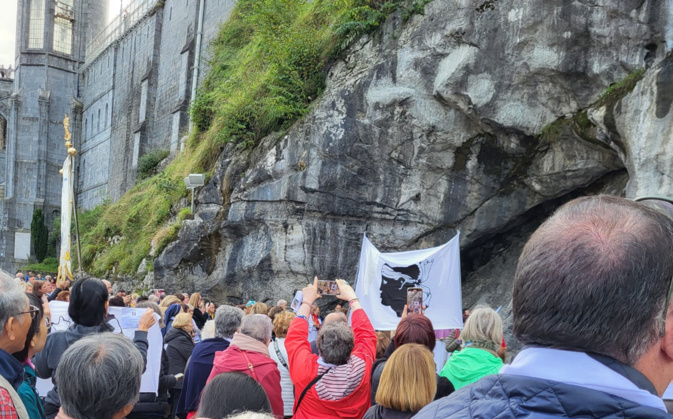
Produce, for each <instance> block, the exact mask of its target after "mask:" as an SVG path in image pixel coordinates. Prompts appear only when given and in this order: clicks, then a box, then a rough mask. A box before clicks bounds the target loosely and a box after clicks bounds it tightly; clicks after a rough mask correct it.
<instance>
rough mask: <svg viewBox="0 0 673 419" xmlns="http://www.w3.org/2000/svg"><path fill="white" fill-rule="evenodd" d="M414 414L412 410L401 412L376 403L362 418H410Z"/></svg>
mask: <svg viewBox="0 0 673 419" xmlns="http://www.w3.org/2000/svg"><path fill="white" fill-rule="evenodd" d="M412 416H414V414H413V413H411V412H400V411H399V410H392V409H387V408H385V407H383V406H381V405H378V404H376V405H373V406H372V407H370V408H369V410H367V412H366V413H365V415H364V416H363V417H362V419H409V418H410V417H412Z"/></svg>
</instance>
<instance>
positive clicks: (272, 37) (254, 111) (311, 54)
mask: <svg viewBox="0 0 673 419" xmlns="http://www.w3.org/2000/svg"><path fill="white" fill-rule="evenodd" d="M426 3H428V0H413V1H410V0H315V1H312V2H309V1H307V0H239V2H238V4H237V6H236V8H235V10H234V11H233V12H232V15H231V17H230V18H229V20H228V21H227V23H226V24H225V25H224V26H223V27H222V30H221V31H220V33H219V34H218V36H217V38H216V39H215V40H214V42H213V44H212V47H213V58H212V60H211V63H210V64H211V71H210V73H209V74H208V76H207V78H206V80H205V82H204V83H203V86H202V88H201V90H200V92H199V94H198V97H197V100H196V101H195V102H194V103H193V105H192V108H191V110H190V116H191V118H192V120H193V121H194V122H195V124H196V126H197V127H198V129H199V130H200V131H201V132H206V131H207V136H208V137H211V138H213V139H216V140H221V141H224V142H235V143H237V144H239V145H240V146H242V147H248V146H253V145H255V144H256V143H257V142H258V141H259V140H260V139H261V138H263V137H264V136H266V135H268V134H269V133H271V132H274V131H277V130H282V129H286V128H288V127H289V126H290V125H291V124H292V123H293V122H294V121H296V120H297V119H298V118H300V117H301V116H303V115H304V114H306V112H307V111H308V109H309V105H310V103H311V102H312V101H313V100H315V99H316V98H317V97H318V96H319V95H320V94H321V92H322V91H323V89H324V87H325V79H326V72H327V68H328V66H329V64H330V63H331V61H332V60H334V59H335V58H336V57H338V56H339V55H340V54H342V53H343V51H344V50H345V49H346V48H347V47H348V46H350V45H351V44H352V43H353V42H355V41H356V40H357V39H358V38H359V37H360V36H362V35H363V34H366V33H369V32H371V31H373V30H374V29H376V28H377V27H378V26H379V25H380V24H381V23H382V22H383V21H384V20H385V19H386V18H387V17H388V15H389V14H390V13H392V12H393V11H395V10H396V9H398V8H402V9H403V12H404V13H405V14H407V15H408V14H410V13H414V12H416V13H418V12H421V11H422V7H423V5H425V4H426Z"/></svg>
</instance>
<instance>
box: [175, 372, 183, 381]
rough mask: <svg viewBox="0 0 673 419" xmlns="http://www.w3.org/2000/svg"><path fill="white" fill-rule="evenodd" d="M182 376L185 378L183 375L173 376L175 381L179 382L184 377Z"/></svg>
mask: <svg viewBox="0 0 673 419" xmlns="http://www.w3.org/2000/svg"><path fill="white" fill-rule="evenodd" d="M184 376H185V375H184V374H183V373H180V374H175V379H176V380H181V379H182V377H184Z"/></svg>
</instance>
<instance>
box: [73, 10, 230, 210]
mask: <svg viewBox="0 0 673 419" xmlns="http://www.w3.org/2000/svg"><path fill="white" fill-rule="evenodd" d="M163 3H164V5H163V7H155V8H153V9H152V10H150V11H149V12H148V13H147V14H146V15H145V16H143V17H142V18H141V19H139V21H138V22H136V23H135V24H133V26H131V27H129V28H127V29H126V31H125V32H124V33H123V35H122V36H121V37H120V38H119V39H117V40H116V41H115V42H113V43H111V44H110V45H109V46H108V47H107V48H106V49H105V50H104V51H103V52H102V53H100V55H99V56H98V57H96V58H95V59H93V60H92V59H91V57H86V61H87V65H86V66H85V67H84V68H83V69H82V70H80V84H81V86H82V102H83V115H82V124H83V129H82V138H81V139H80V143H79V144H78V145H79V148H78V149H79V150H80V160H79V177H78V191H79V193H78V199H79V205H80V207H81V208H84V209H88V208H92V207H94V206H96V205H98V204H100V203H101V202H103V201H104V200H106V199H109V200H111V201H116V200H117V199H119V198H120V197H121V196H122V195H123V194H124V192H126V191H127V190H128V189H130V188H131V187H132V186H133V184H134V183H135V181H136V173H137V166H138V161H139V159H140V158H141V157H142V156H143V155H144V154H146V153H147V152H149V151H152V150H155V149H161V150H170V151H171V152H172V153H174V154H175V153H177V152H178V151H179V149H180V147H181V138H182V137H184V136H185V135H186V133H187V130H188V126H189V120H188V115H187V109H188V106H189V101H190V99H191V92H192V77H193V71H194V69H193V67H194V61H195V56H196V33H197V27H198V14H199V13H198V12H199V10H198V8H199V1H198V0H167V1H165V2H163ZM234 5H235V0H206V1H205V10H204V21H203V39H202V44H201V59H200V63H199V65H198V67H199V82H200V81H201V80H203V76H204V75H205V74H206V72H207V61H208V60H207V58H208V45H209V44H210V41H212V39H213V38H214V37H215V36H216V35H217V32H218V30H219V27H220V25H221V24H222V23H224V22H225V21H226V20H227V18H228V17H229V15H230V13H231V10H232V8H233V6H234Z"/></svg>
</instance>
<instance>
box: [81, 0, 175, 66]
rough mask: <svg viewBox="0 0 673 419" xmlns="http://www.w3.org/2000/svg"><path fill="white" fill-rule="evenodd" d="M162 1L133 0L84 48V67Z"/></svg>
mask: <svg viewBox="0 0 673 419" xmlns="http://www.w3.org/2000/svg"><path fill="white" fill-rule="evenodd" d="M161 1H162V0H134V1H132V2H131V3H130V4H128V5H127V6H126V7H124V10H122V11H121V13H120V14H119V15H118V16H117V17H115V18H114V19H113V20H112V21H111V22H110V23H109V24H108V25H107V27H105V29H103V30H102V31H100V33H98V35H96V36H95V37H94V38H93V39H92V40H91V42H89V44H88V45H87V46H86V51H85V56H84V66H85V67H87V66H88V65H89V64H91V62H93V61H94V60H95V59H96V57H98V56H99V55H100V53H101V52H103V51H104V50H105V49H106V48H107V47H108V45H110V44H111V43H113V42H114V41H116V40H117V39H119V38H120V37H121V36H122V35H123V34H124V32H126V30H127V29H130V28H132V27H133V26H134V25H135V24H136V23H137V22H138V21H139V20H140V19H141V18H142V17H143V16H145V14H147V13H148V12H150V11H151V10H153V9H154V8H155V7H156V6H157V3H160V2H161Z"/></svg>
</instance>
